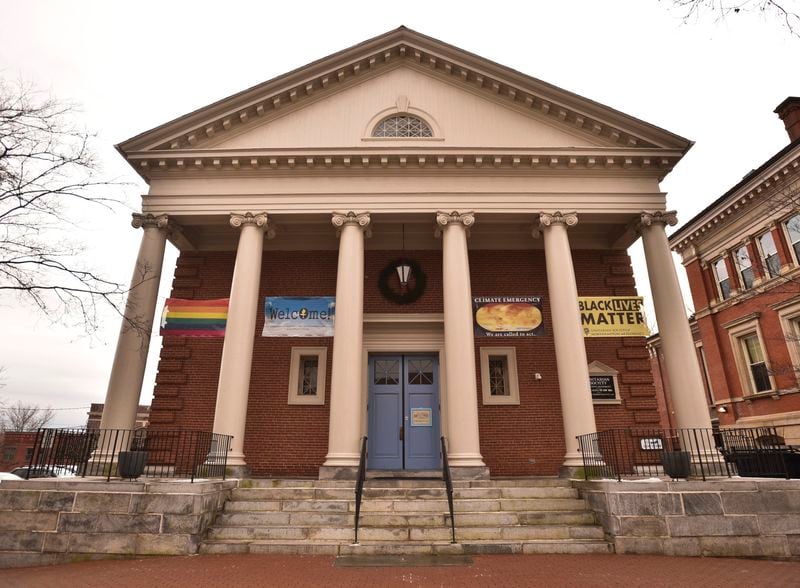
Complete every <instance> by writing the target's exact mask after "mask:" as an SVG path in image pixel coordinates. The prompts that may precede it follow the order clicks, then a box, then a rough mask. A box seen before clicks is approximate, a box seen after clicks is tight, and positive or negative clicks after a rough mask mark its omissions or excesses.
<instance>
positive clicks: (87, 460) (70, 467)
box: [26, 428, 232, 482]
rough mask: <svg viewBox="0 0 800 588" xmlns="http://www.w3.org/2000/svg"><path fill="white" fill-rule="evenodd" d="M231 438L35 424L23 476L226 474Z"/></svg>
mask: <svg viewBox="0 0 800 588" xmlns="http://www.w3.org/2000/svg"><path fill="white" fill-rule="evenodd" d="M231 439H232V437H231V436H230V435H220V434H219V433H211V432H208V431H192V430H183V429H178V430H160V429H83V428H76V429H46V428H43V429H39V430H38V432H37V433H36V442H35V444H34V447H33V453H32V455H31V459H30V463H29V465H28V468H27V471H26V478H39V477H65V476H66V477H71V476H80V477H86V476H100V477H105V478H106V479H107V480H111V478H115V477H119V478H128V479H134V478H138V477H139V476H145V477H149V478H188V479H190V480H191V481H192V482H194V480H195V478H222V479H223V480H224V479H225V474H226V472H225V468H226V466H227V463H228V451H229V450H230V444H231Z"/></svg>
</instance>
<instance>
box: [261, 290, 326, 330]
mask: <svg viewBox="0 0 800 588" xmlns="http://www.w3.org/2000/svg"><path fill="white" fill-rule="evenodd" d="M335 309H336V298H335V297H334V296H267V297H266V298H265V299H264V329H263V330H262V331H261V336H262V337H333V317H334V313H335Z"/></svg>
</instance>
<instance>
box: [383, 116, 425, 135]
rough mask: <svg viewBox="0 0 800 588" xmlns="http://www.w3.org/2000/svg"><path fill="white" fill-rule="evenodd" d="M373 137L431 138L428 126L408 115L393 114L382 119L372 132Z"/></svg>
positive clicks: (419, 119) (417, 118)
mask: <svg viewBox="0 0 800 588" xmlns="http://www.w3.org/2000/svg"><path fill="white" fill-rule="evenodd" d="M372 136H373V137H397V138H415V137H433V130H431V127H430V125H428V123H426V122H425V121H424V120H422V119H421V118H419V117H416V116H413V115H410V114H395V115H392V116H390V117H387V118H385V119H383V120H382V121H381V122H379V123H378V124H377V125H376V126H375V128H374V129H373V131H372Z"/></svg>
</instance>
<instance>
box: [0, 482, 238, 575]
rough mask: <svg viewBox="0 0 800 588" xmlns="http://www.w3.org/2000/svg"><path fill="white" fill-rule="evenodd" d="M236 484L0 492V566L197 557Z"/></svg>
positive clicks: (48, 485)
mask: <svg viewBox="0 0 800 588" xmlns="http://www.w3.org/2000/svg"><path fill="white" fill-rule="evenodd" d="M237 484H238V482H237V481H236V480H229V481H224V482H223V481H197V482H194V483H193V484H192V483H189V482H182V481H160V482H156V481H147V482H124V481H112V482H106V481H105V480H100V481H95V480H80V479H74V481H73V480H70V479H61V480H29V481H22V482H20V481H4V482H2V485H0V567H16V566H29V565H42V564H50V563H61V562H69V561H76V560H82V559H100V558H106V557H125V556H134V555H137V556H138V555H185V554H192V553H197V550H198V546H199V543H200V541H201V539H202V537H203V535H204V533H205V531H206V529H207V528H208V526H209V525H210V524H211V522H212V521H213V519H214V516H215V515H216V513H217V511H218V510H220V509H221V508H222V506H223V505H224V504H225V500H227V498H228V497H229V496H230V492H231V490H232V489H233V488H234V487H236V485H237Z"/></svg>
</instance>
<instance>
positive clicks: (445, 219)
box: [435, 210, 475, 237]
mask: <svg viewBox="0 0 800 588" xmlns="http://www.w3.org/2000/svg"><path fill="white" fill-rule="evenodd" d="M474 224H475V212H474V211H472V210H470V211H468V212H458V211H457V210H454V211H452V212H444V211H442V210H439V211H437V212H436V232H435V235H436V236H437V237H441V236H442V230H443V229H444V228H445V227H446V226H448V225H462V226H463V227H464V228H465V229H466V230H467V236H469V228H470V227H471V226H472V225H474Z"/></svg>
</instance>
